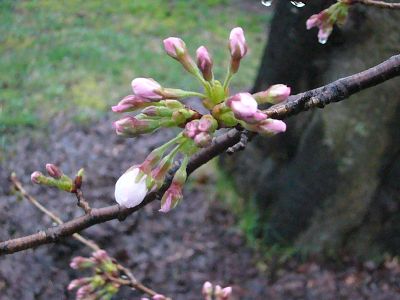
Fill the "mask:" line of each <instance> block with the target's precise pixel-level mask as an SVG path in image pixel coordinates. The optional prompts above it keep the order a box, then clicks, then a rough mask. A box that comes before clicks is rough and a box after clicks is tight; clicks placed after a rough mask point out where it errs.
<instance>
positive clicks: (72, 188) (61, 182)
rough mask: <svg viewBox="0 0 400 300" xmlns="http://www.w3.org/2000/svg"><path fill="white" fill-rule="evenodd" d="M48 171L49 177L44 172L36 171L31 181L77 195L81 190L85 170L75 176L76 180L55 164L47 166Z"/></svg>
mask: <svg viewBox="0 0 400 300" xmlns="http://www.w3.org/2000/svg"><path fill="white" fill-rule="evenodd" d="M46 171H47V174H48V175H49V176H46V175H44V174H43V173H42V172H39V171H35V172H33V173H32V175H31V181H32V182H33V183H36V184H41V185H47V186H52V187H56V188H58V189H60V190H62V191H66V192H70V193H75V192H76V190H77V189H80V188H81V185H82V180H83V174H84V170H83V169H80V170H79V171H78V172H77V174H76V175H75V178H74V180H72V178H70V177H69V176H67V175H65V174H64V173H63V172H62V171H61V170H60V168H59V167H57V166H56V165H54V164H46Z"/></svg>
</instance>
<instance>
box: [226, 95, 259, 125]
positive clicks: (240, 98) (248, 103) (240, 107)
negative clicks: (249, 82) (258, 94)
mask: <svg viewBox="0 0 400 300" xmlns="http://www.w3.org/2000/svg"><path fill="white" fill-rule="evenodd" d="M226 105H227V106H228V107H230V108H231V109H232V111H233V113H234V114H235V116H237V117H238V118H240V119H241V118H244V117H249V116H252V115H253V114H254V113H255V112H256V111H257V109H258V107H257V101H256V100H255V99H254V98H253V97H252V96H251V95H250V94H249V93H239V94H236V95H234V96H232V97H231V98H229V99H228V100H227V101H226Z"/></svg>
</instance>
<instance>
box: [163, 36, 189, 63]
mask: <svg viewBox="0 0 400 300" xmlns="http://www.w3.org/2000/svg"><path fill="white" fill-rule="evenodd" d="M164 49H165V52H167V54H168V55H169V56H171V57H172V58H174V59H179V57H180V56H182V55H184V54H185V53H187V49H186V44H185V42H184V41H183V40H182V39H180V38H177V37H169V38H167V39H165V40H164Z"/></svg>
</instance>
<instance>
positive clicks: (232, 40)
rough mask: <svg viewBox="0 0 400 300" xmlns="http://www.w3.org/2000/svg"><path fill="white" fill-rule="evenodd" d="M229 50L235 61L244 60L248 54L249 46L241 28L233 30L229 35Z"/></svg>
mask: <svg viewBox="0 0 400 300" xmlns="http://www.w3.org/2000/svg"><path fill="white" fill-rule="evenodd" d="M229 50H230V51H231V56H232V57H234V58H235V59H241V58H243V57H244V56H245V55H246V53H247V44H246V39H245V37H244V32H243V29H242V28H241V27H236V28H233V29H232V31H231V33H230V35H229Z"/></svg>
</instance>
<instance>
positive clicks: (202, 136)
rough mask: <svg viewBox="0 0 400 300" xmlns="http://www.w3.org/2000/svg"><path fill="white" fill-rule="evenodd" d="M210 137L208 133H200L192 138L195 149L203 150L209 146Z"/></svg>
mask: <svg viewBox="0 0 400 300" xmlns="http://www.w3.org/2000/svg"><path fill="white" fill-rule="evenodd" d="M211 141H212V136H211V134H209V133H208V132H200V133H198V134H196V136H195V137H194V142H195V144H196V146H197V147H199V148H205V147H208V146H209V145H210V144H211Z"/></svg>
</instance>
